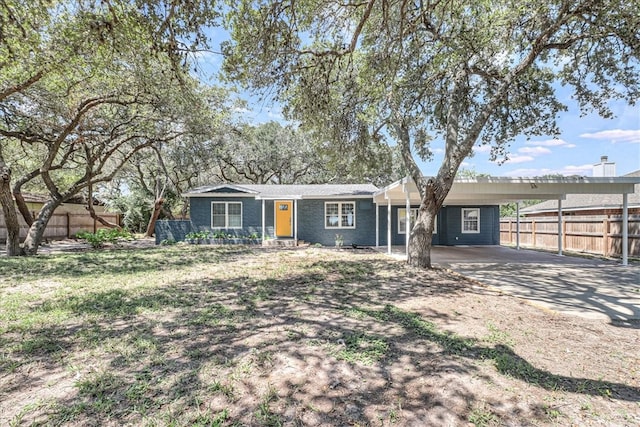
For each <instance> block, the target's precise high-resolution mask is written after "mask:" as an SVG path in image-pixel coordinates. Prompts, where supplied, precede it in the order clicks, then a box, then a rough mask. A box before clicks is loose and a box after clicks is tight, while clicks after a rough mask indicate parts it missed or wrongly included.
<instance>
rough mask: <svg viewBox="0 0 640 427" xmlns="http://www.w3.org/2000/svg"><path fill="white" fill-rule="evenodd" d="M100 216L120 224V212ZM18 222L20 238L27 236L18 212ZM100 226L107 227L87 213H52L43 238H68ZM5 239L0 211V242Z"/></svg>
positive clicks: (4, 229) (5, 232)
mask: <svg viewBox="0 0 640 427" xmlns="http://www.w3.org/2000/svg"><path fill="white" fill-rule="evenodd" d="M34 216H35V215H34ZM100 216H101V217H102V218H104V219H105V220H107V221H109V222H111V223H115V224H120V214H117V213H101V214H100ZM18 222H19V223H20V238H21V239H24V238H25V237H26V236H27V231H28V230H29V227H27V224H26V223H25V222H24V220H23V219H22V215H20V214H18ZM101 228H108V227H106V226H104V225H102V224H100V223H99V222H97V221H95V220H94V219H93V218H91V216H90V215H89V214H88V213H86V214H83V213H66V212H65V213H54V214H53V215H52V216H51V219H50V220H49V223H48V224H47V228H46V229H45V231H44V238H45V239H51V240H59V239H68V238H72V237H75V235H76V233H78V232H80V231H89V232H92V233H95V232H96V230H99V229H101ZM6 241H7V228H6V225H5V222H4V215H3V214H2V213H1V212H0V242H6Z"/></svg>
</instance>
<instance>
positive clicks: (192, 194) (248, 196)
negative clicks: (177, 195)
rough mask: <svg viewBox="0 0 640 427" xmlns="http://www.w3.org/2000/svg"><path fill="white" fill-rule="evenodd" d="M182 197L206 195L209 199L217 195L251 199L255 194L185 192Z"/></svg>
mask: <svg viewBox="0 0 640 427" xmlns="http://www.w3.org/2000/svg"><path fill="white" fill-rule="evenodd" d="M183 196H184V197H208V198H211V199H216V198H218V197H247V198H251V199H255V198H256V195H255V194H247V193H185V194H183Z"/></svg>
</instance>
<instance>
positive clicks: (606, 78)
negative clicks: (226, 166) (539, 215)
mask: <svg viewBox="0 0 640 427" xmlns="http://www.w3.org/2000/svg"><path fill="white" fill-rule="evenodd" d="M234 4H236V5H235V6H233V7H232V14H231V16H232V18H231V20H230V22H231V26H230V28H231V31H232V36H233V39H232V41H231V42H229V43H227V44H226V45H225V46H224V52H225V55H226V62H225V70H226V72H227V73H228V75H229V76H230V77H231V78H232V79H234V80H237V81H240V82H243V83H244V84H246V85H247V86H248V87H254V88H270V89H271V90H275V93H276V97H277V99H278V100H279V101H281V102H282V103H283V104H284V105H285V112H286V114H287V115H288V117H289V118H291V119H295V120H299V121H300V122H301V123H302V124H303V126H308V127H313V128H322V129H325V130H329V131H330V132H331V135H332V138H331V140H332V142H333V143H334V147H335V150H336V151H340V152H349V151H352V150H357V149H358V147H360V146H363V145H368V144H371V143H375V142H376V141H379V140H381V139H391V140H392V141H393V142H395V143H396V144H397V145H398V146H399V147H400V150H401V152H402V157H403V160H404V164H405V167H406V168H407V170H408V171H409V174H410V176H411V177H412V178H413V180H414V181H415V182H416V184H417V186H418V189H419V191H420V195H421V198H422V204H421V207H420V210H419V214H418V219H417V221H416V224H415V226H414V227H413V229H412V232H411V238H410V245H409V262H410V263H411V264H414V265H418V266H423V267H429V266H430V251H429V250H430V242H431V233H432V230H433V219H434V217H435V214H436V213H437V211H438V210H439V208H440V207H441V206H442V203H443V201H444V199H445V197H446V195H447V193H448V191H449V189H450V188H451V185H452V184H453V179H454V177H455V175H456V173H457V170H458V168H459V167H460V165H461V163H462V161H463V160H464V159H465V158H466V157H467V156H468V155H469V154H470V153H471V150H472V147H473V146H474V145H475V144H478V143H479V144H490V145H491V147H492V156H494V157H497V156H503V155H504V154H505V152H506V150H507V149H508V145H509V143H510V142H511V141H513V139H514V138H515V137H516V136H518V135H539V134H546V135H555V134H557V133H558V128H557V123H556V117H557V114H558V113H559V112H560V111H563V110H565V109H566V106H565V105H564V103H563V100H562V99H560V98H559V97H558V95H557V93H556V90H555V87H556V86H557V85H565V86H569V87H571V88H573V96H574V98H575V99H576V100H577V101H578V103H579V105H580V107H581V108H582V109H583V110H584V111H588V110H591V109H594V110H595V111H597V112H598V113H599V114H601V115H602V116H605V117H608V116H610V115H611V111H610V110H609V108H608V104H607V102H608V100H610V99H613V98H619V99H624V100H625V101H627V102H628V103H631V104H633V103H634V102H635V100H636V99H637V97H638V94H639V93H640V77H639V73H638V69H639V67H638V66H639V64H638V46H639V43H640V38H639V36H638V32H637V28H638V27H639V24H640V16H639V15H638V14H637V12H636V11H637V10H638V6H639V5H638V2H637V0H634V1H632V2H627V1H622V0H613V1H608V0H606V1H605V0H596V1H592V0H582V1H580V0H552V1H544V2H538V3H522V2H520V1H514V0H489V1H477V2H466V1H462V0H454V1H448V2H440V1H425V2H406V1H394V0H383V1H380V0H369V1H362V2H353V1H347V2H342V1H305V2H289V1H275V2H273V1H268V2H267V1H252V0H244V1H240V2H237V3H234ZM434 139H440V140H443V141H444V142H445V157H444V160H443V162H442V164H441V165H440V168H439V170H438V173H437V175H436V176H435V177H432V178H425V177H423V176H422V173H421V171H420V169H419V168H418V165H417V162H416V156H418V157H420V158H422V159H425V160H429V159H430V158H431V156H432V153H431V150H430V142H431V141H433V140H434Z"/></svg>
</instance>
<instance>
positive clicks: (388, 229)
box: [387, 199, 391, 255]
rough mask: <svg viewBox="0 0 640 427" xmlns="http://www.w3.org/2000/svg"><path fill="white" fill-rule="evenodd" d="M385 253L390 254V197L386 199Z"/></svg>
mask: <svg viewBox="0 0 640 427" xmlns="http://www.w3.org/2000/svg"><path fill="white" fill-rule="evenodd" d="M387 253H388V254H389V255H391V199H387Z"/></svg>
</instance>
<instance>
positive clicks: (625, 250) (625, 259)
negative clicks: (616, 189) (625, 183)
mask: <svg viewBox="0 0 640 427" xmlns="http://www.w3.org/2000/svg"><path fill="white" fill-rule="evenodd" d="M628 264H629V201H628V198H627V193H623V194H622V265H628Z"/></svg>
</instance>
